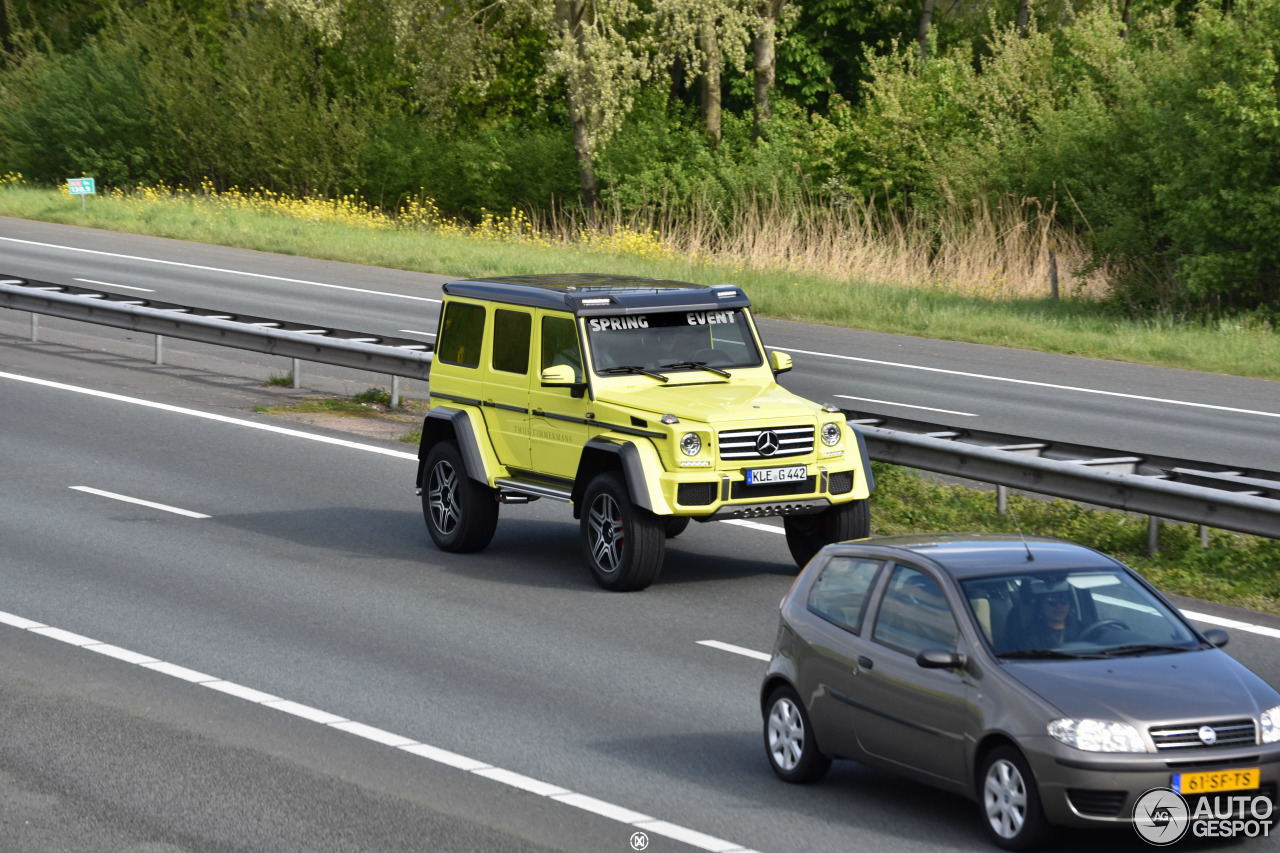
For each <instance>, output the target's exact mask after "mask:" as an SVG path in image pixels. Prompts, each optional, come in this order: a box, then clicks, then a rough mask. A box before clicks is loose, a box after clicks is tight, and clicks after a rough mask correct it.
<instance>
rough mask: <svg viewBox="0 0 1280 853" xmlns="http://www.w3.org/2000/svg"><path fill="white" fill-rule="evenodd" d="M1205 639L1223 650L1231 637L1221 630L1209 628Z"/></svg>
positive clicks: (1205, 633)
mask: <svg viewBox="0 0 1280 853" xmlns="http://www.w3.org/2000/svg"><path fill="white" fill-rule="evenodd" d="M1204 638H1205V639H1206V640H1208V641H1209V642H1211V643H1213V644H1214V645H1215V646H1217V647H1218V648H1222V647H1223V646H1225V645H1226V644H1227V641H1228V640H1230V639H1231V637H1230V635H1228V634H1227V632H1226V631H1224V630H1222V629H1221V628H1209V629H1208V630H1206V631H1205V632H1204Z"/></svg>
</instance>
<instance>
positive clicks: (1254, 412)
mask: <svg viewBox="0 0 1280 853" xmlns="http://www.w3.org/2000/svg"><path fill="white" fill-rule="evenodd" d="M787 352H795V353H800V354H801V355H816V356H820V357H822V358H838V359H842V360H844V361H860V362H862V363H863V364H881V365H884V366H885V367H902V368H906V369H907V370H923V371H926V372H928V373H945V374H947V375H948V376H965V377H968V378H970V379H988V380H990V381H992V382H1010V383H1012V384H1014V385H1034V386H1037V387H1039V388H1053V389H1054V390H1056V391H1078V392H1080V393H1081V394H1101V395H1103V396H1105V397H1123V398H1124V399H1126V400H1142V401H1144V402H1147V403H1166V404H1168V405H1170V406H1190V407H1192V408H1196V409H1212V410H1214V411H1216V412H1232V413H1234V414H1238V415H1259V416H1260V417H1264V418H1280V412H1260V411H1258V410H1256V409H1236V408H1233V407H1231V406H1215V405H1212V404H1210V403H1191V402H1188V401H1186V400H1170V399H1167V398H1165V397H1147V396H1144V395H1142V394H1125V393H1122V392H1120V391H1101V390H1099V389H1097V388H1080V387H1078V386H1076V385H1055V384H1053V383H1052V382H1036V381H1035V380H1032V379H1012V378H1010V377H1008V376H990V375H988V374H985V373H967V372H965V371H963V370H947V369H946V368H943V367H925V366H924V365H920V364H903V363H901V362H897V361H882V360H881V359H878V358H860V357H858V356H855V355H839V354H837V353H831V352H814V351H812V350H802V349H790V348H788V349H787Z"/></svg>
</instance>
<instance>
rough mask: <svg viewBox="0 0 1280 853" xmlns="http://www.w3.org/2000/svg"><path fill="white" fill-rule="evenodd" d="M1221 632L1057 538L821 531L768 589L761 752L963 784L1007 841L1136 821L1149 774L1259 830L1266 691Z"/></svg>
mask: <svg viewBox="0 0 1280 853" xmlns="http://www.w3.org/2000/svg"><path fill="white" fill-rule="evenodd" d="M1226 642H1227V635H1226V632H1224V631H1221V630H1219V629H1210V630H1207V631H1203V632H1202V631H1200V630H1198V629H1196V627H1195V626H1193V625H1192V624H1191V623H1189V622H1188V621H1187V620H1186V619H1185V618H1184V617H1183V616H1182V614H1181V613H1180V612H1179V611H1178V609H1177V608H1175V607H1174V606H1173V605H1171V604H1170V603H1169V602H1168V601H1167V600H1166V599H1165V598H1164V597H1163V596H1162V595H1161V594H1160V593H1159V592H1158V591H1156V590H1155V589H1154V588H1153V587H1152V586H1151V585H1150V584H1148V583H1147V582H1146V581H1145V580H1143V579H1142V578H1141V577H1140V576H1139V575H1137V574H1136V573H1135V572H1133V571H1132V570H1131V569H1129V568H1127V567H1126V566H1124V565H1123V564H1121V563H1119V562H1117V561H1115V560H1113V559H1112V558H1110V557H1108V556H1106V555H1104V554H1101V553H1098V552H1097V551H1093V550H1090V549H1088V548H1084V547H1081V546H1079V545H1075V544H1072V543H1069V542H1063V541H1061V540H1056V539H1044V538H1033V537H1027V538H1025V539H1023V538H1021V537H1006V536H980V535H971V536H955V535H948V536H928V537H924V536H914V537H886V538H882V539H874V540H861V541H857V542H846V543H840V544H835V545H828V546H826V547H825V548H823V549H822V550H821V551H820V552H819V553H818V555H817V556H816V557H815V558H814V559H813V560H812V561H811V562H810V563H809V564H808V566H807V567H806V568H805V569H804V571H803V572H801V574H800V576H799V577H798V578H797V579H796V582H795V584H794V585H793V586H792V588H791V590H790V592H788V593H787V595H786V597H785V598H784V599H783V600H782V613H781V624H780V626H779V630H778V637H777V641H776V643H775V645H774V650H773V655H772V660H771V661H770V664H769V668H768V672H767V674H766V676H765V679H764V684H763V686H762V688H761V693H760V702H761V710H762V711H763V715H764V745H765V750H766V752H767V754H768V757H769V762H770V764H771V765H772V767H773V770H774V772H776V773H777V774H778V776H780V777H781V778H782V779H784V780H786V781H788V782H813V781H816V780H817V779H819V778H820V777H821V776H822V775H823V774H824V773H825V772H826V771H827V768H828V767H829V766H830V764H831V760H832V759H833V758H845V759H853V760H856V761H860V762H863V763H865V764H868V765H874V766H877V767H880V768H885V769H889V770H893V771H897V772H900V773H903V774H905V775H907V776H909V777H911V778H914V779H916V780H918V781H921V782H924V783H927V784H930V785H934V786H937V787H939V788H943V789H946V790H949V791H953V792H955V793H957V794H961V795H963V796H966V797H969V798H971V799H973V800H976V801H977V803H978V806H979V811H980V814H981V818H982V823H983V825H984V826H985V827H986V829H987V831H988V832H989V833H990V835H991V837H992V839H993V840H994V841H995V843H996V844H998V845H999V846H1001V847H1004V848H1006V849H1015V850H1019V849H1030V848H1033V847H1036V846H1038V845H1040V844H1042V843H1043V842H1044V841H1046V840H1047V831H1048V828H1049V826H1051V825H1059V826H1077V827H1088V826H1115V825H1124V824H1126V823H1129V822H1133V821H1139V822H1140V821H1142V820H1144V819H1145V820H1149V819H1150V818H1151V815H1150V814H1145V813H1144V812H1142V811H1141V810H1139V811H1138V813H1137V814H1135V804H1136V803H1137V801H1138V800H1139V798H1141V797H1143V795H1144V793H1149V792H1151V791H1153V790H1154V789H1167V790H1169V791H1171V792H1174V793H1177V794H1178V795H1179V796H1180V798H1181V802H1184V803H1185V804H1186V805H1187V808H1188V815H1187V816H1186V817H1187V818H1188V819H1189V818H1190V815H1191V814H1193V812H1192V811H1191V810H1193V809H1200V808H1201V807H1202V806H1203V803H1201V800H1205V799H1206V798H1208V799H1209V800H1212V804H1211V805H1212V808H1214V809H1216V810H1218V811H1217V814H1218V815H1219V816H1221V814H1222V812H1223V811H1224V810H1227V809H1235V808H1237V807H1238V808H1239V809H1252V814H1244V815H1243V816H1244V817H1246V818H1250V817H1256V816H1258V815H1263V821H1264V822H1265V823H1266V825H1267V828H1268V829H1269V828H1270V822H1271V821H1274V820H1275V818H1276V816H1277V815H1276V814H1275V810H1274V808H1273V805H1274V803H1275V800H1276V789H1277V782H1278V781H1280V693H1278V692H1277V691H1276V690H1275V689H1273V688H1272V687H1271V686H1270V685H1268V684H1267V683H1266V682H1265V681H1263V680H1262V679H1261V678H1259V677H1258V676H1257V675H1255V674H1254V673H1252V672H1251V671H1249V670H1248V669H1247V668H1245V667H1244V666H1243V665H1242V664H1240V663H1239V662H1237V661H1236V660H1235V659H1234V658H1232V657H1231V656H1230V655H1228V654H1227V653H1226V652H1224V651H1222V649H1221V648H1220V647H1221V646H1223V645H1225V644H1226ZM1246 804H1248V805H1246ZM1162 814H1164V813H1162ZM1166 817H1167V815H1166Z"/></svg>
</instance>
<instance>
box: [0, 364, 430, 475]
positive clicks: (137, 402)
mask: <svg viewBox="0 0 1280 853" xmlns="http://www.w3.org/2000/svg"><path fill="white" fill-rule="evenodd" d="M0 379H12V380H14V381H16V382H29V383H31V384H32V385H41V386H43V387H45V388H56V389H58V390H59V391H71V392H73V393H76V394H87V395H89V396H90V397H100V398H102V399H104V400H115V401H116V402H119V403H129V404H131V405H134V406H145V407H146V408H149V409H159V410H160V411H162V412H174V413H176V414H180V415H190V416H192V417H196V418H204V419H205V420H210V421H217V422H219V423H224V424H233V425H235V426H242V427H248V428H249V429H260V430H263V431H264V432H274V433H277V434H279V435H287V436H290V437H292V438H305V439H307V440H308V441H318V442H320V443H322V444H335V445H337V446H339V447H349V448H353V449H355V450H366V451H368V452H370V453H381V454H382V455H384V456H394V457H396V458H398V459H412V460H414V461H415V462H416V461H417V460H418V454H416V453H405V452H404V451H403V450H389V449H387V448H385V447H375V446H373V445H372V444H360V443H358V442H355V441H347V440H346V439H341V438H330V437H329V436H326V435H316V434H314V433H309V432H302V431H301V430H296V429H289V428H287V427H280V426H275V425H274V424H264V423H257V422H255V421H246V420H242V419H240V418H232V417H228V416H226V415H215V414H213V413H212V412H201V411H197V410H196V409H184V408H183V407H181V406H170V405H168V404H167V403H155V402H152V401H151V400H142V399H139V398H137V397H125V396H124V395H122V394H112V393H110V392H107V391H97V390H95V389H93V388H81V387H78V386H76V385H66V384H63V383H62V382H51V381H49V380H48V379H36V378H34V377H31V376H19V375H17V374H15V373H4V372H2V371H0Z"/></svg>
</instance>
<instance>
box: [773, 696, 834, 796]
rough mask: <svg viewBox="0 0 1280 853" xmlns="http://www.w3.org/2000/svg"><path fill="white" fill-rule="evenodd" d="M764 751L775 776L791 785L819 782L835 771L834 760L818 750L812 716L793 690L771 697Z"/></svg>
mask: <svg viewBox="0 0 1280 853" xmlns="http://www.w3.org/2000/svg"><path fill="white" fill-rule="evenodd" d="M764 751H765V754H766V755H768V756H769V766H770V767H772V768H773V772H774V773H777V774H778V777H779V778H781V779H783V780H785V781H787V782H794V783H796V784H807V783H809V782H816V781H818V780H819V779H821V778H822V777H823V776H824V775H825V774H826V772H827V769H828V768H830V767H831V759H830V758H828V757H827V756H825V755H823V754H822V752H821V750H819V749H818V739H817V738H816V737H814V733H813V725H812V724H811V723H810V722H809V713H808V712H807V711H805V709H804V705H803V704H802V703H801V702H800V697H799V696H797V695H796V692H795V691H794V690H792V689H791V688H790V687H787V686H782V687H779V688H778V689H777V690H774V691H773V693H772V694H770V695H769V701H768V703H767V704H766V705H765V714H764Z"/></svg>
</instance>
